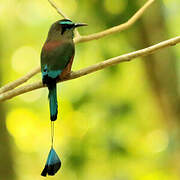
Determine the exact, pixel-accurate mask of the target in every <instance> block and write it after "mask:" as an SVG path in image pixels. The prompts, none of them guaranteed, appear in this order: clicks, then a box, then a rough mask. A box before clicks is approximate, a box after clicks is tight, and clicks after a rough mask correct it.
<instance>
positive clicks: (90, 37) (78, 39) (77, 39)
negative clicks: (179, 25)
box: [0, 0, 154, 94]
mask: <svg viewBox="0 0 180 180" xmlns="http://www.w3.org/2000/svg"><path fill="white" fill-rule="evenodd" d="M48 1H49V3H50V4H51V5H52V6H53V7H54V8H55V9H56V11H57V12H58V13H59V14H60V15H61V16H63V17H64V18H67V17H66V16H65V15H64V13H62V11H61V10H60V9H59V8H57V6H56V4H55V3H54V2H53V1H52V0H48ZM153 2H154V0H149V1H147V2H146V3H145V4H144V6H143V7H142V8H140V9H139V10H138V11H137V12H136V13H135V14H134V15H133V16H132V17H131V18H130V19H129V20H128V21H127V22H126V23H124V24H121V25H119V26H115V27H112V28H110V29H107V30H105V31H102V32H99V33H95V34H91V35H87V36H80V35H79V34H76V35H77V36H76V37H75V39H74V42H75V43H80V42H87V41H92V40H94V39H100V38H102V37H104V36H107V35H110V34H113V33H116V32H120V31H123V30H125V29H127V28H129V27H130V26H131V25H133V24H134V23H135V22H136V21H137V20H138V19H139V18H140V17H141V16H142V14H143V13H144V11H145V10H146V9H147V8H148V7H149V6H150V5H151V4H152V3H153ZM32 72H35V73H33V74H32V76H34V75H36V74H37V73H39V72H40V67H38V68H36V69H34V70H32ZM32 76H29V73H28V74H26V75H25V76H23V77H21V78H19V79H17V80H16V81H14V82H11V83H9V84H7V85H5V86H4V87H2V88H0V94H1V93H3V92H6V91H9V90H11V89H14V88H16V87H17V86H19V85H21V84H23V83H24V82H26V81H28V79H30V78H31V77H32Z"/></svg>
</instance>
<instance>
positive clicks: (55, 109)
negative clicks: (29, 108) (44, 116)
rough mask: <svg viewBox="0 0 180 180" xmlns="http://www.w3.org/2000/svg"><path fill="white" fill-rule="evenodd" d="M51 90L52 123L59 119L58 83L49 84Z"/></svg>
mask: <svg viewBox="0 0 180 180" xmlns="http://www.w3.org/2000/svg"><path fill="white" fill-rule="evenodd" d="M48 89H49V96H48V98H49V107H50V117H51V121H55V120H56V119H57V113H58V103H57V90H56V83H55V82H53V83H51V84H48Z"/></svg>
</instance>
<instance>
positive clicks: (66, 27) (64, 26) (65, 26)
mask: <svg viewBox="0 0 180 180" xmlns="http://www.w3.org/2000/svg"><path fill="white" fill-rule="evenodd" d="M73 27H74V24H63V25H62V31H61V34H63V33H64V32H65V31H66V30H68V29H71V28H73Z"/></svg>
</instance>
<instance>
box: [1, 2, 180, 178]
mask: <svg viewBox="0 0 180 180" xmlns="http://www.w3.org/2000/svg"><path fill="white" fill-rule="evenodd" d="M144 2H145V1H140V0H137V1H132V0H104V1H103V0H90V1H84V0H79V1H77V0H66V1H63V0H57V1H56V3H57V4H58V6H59V7H60V8H61V9H62V10H63V12H64V13H65V14H66V15H68V17H70V18H71V19H72V20H73V21H75V22H85V23H87V24H88V25H89V26H88V27H84V28H81V29H79V31H80V33H81V34H82V35H83V34H84V35H85V34H91V33H95V32H99V31H101V30H104V29H107V28H110V27H112V26H114V25H118V24H120V23H123V22H125V21H127V20H128V19H129V18H130V17H131V16H132V15H133V14H134V13H135V12H136V11H137V10H138V9H139V8H140V7H141V6H142V5H143V3H144ZM155 3H156V2H155ZM160 4H161V9H160V10H161V11H162V12H163V14H164V17H165V22H164V23H165V26H166V28H167V29H166V30H165V29H162V31H166V33H165V36H164V40H165V39H168V38H170V37H174V36H176V35H178V33H179V32H180V24H179V23H180V21H179V19H180V13H179V12H180V3H179V0H163V1H160ZM153 6H154V5H152V6H151V7H150V8H149V9H148V10H147V12H148V14H150V15H152V14H151V10H152V9H153ZM145 13H146V12H145ZM154 17H156V15H154V16H152V18H154ZM58 19H61V17H60V16H59V15H58V14H57V13H56V11H55V10H54V9H53V8H52V7H51V6H50V5H49V3H48V1H47V0H38V1H37V0H1V1H0V22H1V23H0V53H1V56H0V61H1V68H0V72H1V84H3V85H4V84H6V83H8V82H10V81H13V80H15V79H17V78H19V77H21V76H23V75H24V74H25V73H27V72H28V71H30V70H31V69H32V68H34V67H36V66H39V64H40V58H39V57H40V52H41V48H42V45H43V43H44V41H45V39H46V36H47V32H48V29H49V27H50V25H51V24H52V23H53V22H54V21H56V20H58ZM140 24H141V22H140V21H138V22H137V23H136V24H135V25H133V26H132V27H131V28H130V29H128V30H126V31H124V32H121V33H117V34H113V35H110V36H108V37H105V38H103V39H100V40H95V41H91V42H87V43H82V44H78V45H77V46H76V56H75V60H74V64H73V70H78V69H80V68H83V67H87V66H89V65H92V64H94V63H97V62H100V61H103V60H105V59H108V58H111V57H115V56H118V55H121V54H123V53H128V52H131V51H134V50H137V49H138V48H143V46H139V47H138V46H137V43H138V41H139V38H141V34H140V35H137V34H138V30H137V29H138V27H139V26H140ZM149 28H150V29H153V28H157V27H149ZM153 35H154V34H152V36H153ZM142 38H143V36H142ZM156 43H158V41H156ZM172 48H173V51H174V54H175V56H176V58H177V59H178V58H180V51H179V50H180V49H179V46H176V47H172ZM166 51H168V49H166ZM172 61H173V59H172ZM178 67H180V66H179V64H177V68H178ZM179 69H180V68H179ZM40 78H41V76H40V74H39V75H37V76H36V77H34V78H33V79H32V80H30V82H34V81H36V80H39V79H40ZM47 93H48V92H47V89H45V88H44V89H39V90H36V91H33V92H29V93H26V94H24V95H21V96H18V97H16V98H13V99H11V100H9V101H7V102H5V103H3V104H2V103H1V105H3V106H4V108H5V110H4V113H5V120H6V128H7V130H8V132H9V134H10V136H11V139H10V144H11V150H12V158H13V162H12V163H13V168H14V170H15V174H16V178H15V175H14V179H16V180H32V179H34V180H37V179H43V178H42V177H41V176H40V172H41V170H42V168H43V167H44V164H45V161H46V158H47V154H48V152H49V149H50V121H49V107H48V100H47ZM58 99H59V112H60V113H59V118H58V120H57V121H56V126H55V147H56V150H57V152H58V154H59V156H60V157H61V160H62V168H61V170H60V171H59V172H58V174H57V175H56V176H55V177H53V178H52V179H56V180H58V179H61V180H76V179H77V180H79V179H86V180H96V179H97V180H107V179H111V180H172V179H173V180H178V179H179V177H180V176H179V172H180V171H179V167H180V166H179V161H178V159H179V156H177V154H178V153H179V142H178V140H177V139H178V135H177V134H178V131H179V127H178V125H177V126H175V127H176V128H175V127H173V129H169V127H168V123H167V122H165V121H164V116H163V113H162V111H161V108H160V105H159V104H158V103H157V100H156V96H154V92H153V91H152V87H151V84H150V82H149V80H148V78H147V73H146V70H145V68H144V61H143V59H140V58H139V59H136V60H135V61H132V62H129V63H122V64H120V65H117V66H113V67H110V68H107V69H104V70H102V71H99V72H96V73H93V74H90V75H87V76H84V77H81V78H78V79H75V80H71V81H68V82H64V83H61V84H59V85H58ZM172 121H173V119H172ZM3 140H5V139H2V141H3ZM1 145H2V144H1V143H0V147H1ZM0 152H1V149H0ZM1 153H3V152H1ZM3 156H6V153H5V152H4V154H3ZM1 166H3V164H2V163H1V164H0V169H1ZM6 168H7V169H8V168H9V164H7V165H6ZM0 172H1V171H0ZM1 173H2V174H3V173H4V172H1ZM6 176H7V177H8V176H10V175H9V174H6ZM0 179H1V174H0ZM47 179H49V178H47ZM3 180H6V179H3Z"/></svg>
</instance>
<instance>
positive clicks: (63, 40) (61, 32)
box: [41, 19, 86, 176]
mask: <svg viewBox="0 0 180 180" xmlns="http://www.w3.org/2000/svg"><path fill="white" fill-rule="evenodd" d="M85 25H86V24H83V23H73V22H72V21H70V20H68V19H63V20H59V21H56V22H55V23H54V24H52V26H51V28H50V30H49V33H48V37H47V40H46V42H45V44H44V46H43V48H42V51H41V73H42V82H43V84H46V85H47V87H48V89H49V95H48V98H49V107H50V119H51V128H52V130H51V131H52V144H51V150H50V152H49V155H48V158H47V162H46V165H45V167H44V169H43V171H42V173H41V175H42V176H46V175H47V174H48V175H51V176H52V175H54V174H55V173H56V172H57V171H58V170H59V169H60V167H61V161H60V159H59V157H58V155H57V154H56V152H55V150H54V148H53V137H54V121H55V120H56V119H57V113H58V103H57V90H56V83H57V81H58V80H59V79H63V78H64V77H65V76H66V75H67V74H68V73H69V72H70V71H71V66H72V63H73V58H74V54H75V48H74V42H73V36H74V29H75V28H77V27H80V26H85Z"/></svg>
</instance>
